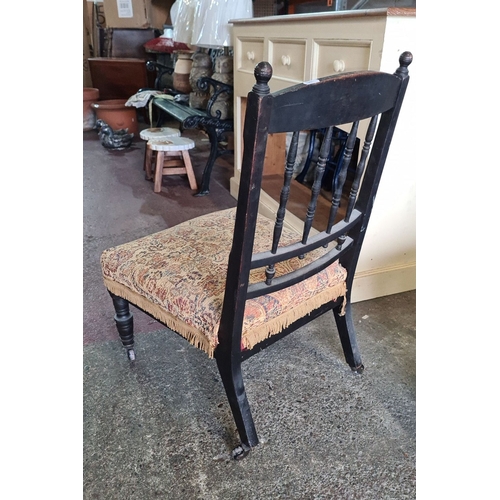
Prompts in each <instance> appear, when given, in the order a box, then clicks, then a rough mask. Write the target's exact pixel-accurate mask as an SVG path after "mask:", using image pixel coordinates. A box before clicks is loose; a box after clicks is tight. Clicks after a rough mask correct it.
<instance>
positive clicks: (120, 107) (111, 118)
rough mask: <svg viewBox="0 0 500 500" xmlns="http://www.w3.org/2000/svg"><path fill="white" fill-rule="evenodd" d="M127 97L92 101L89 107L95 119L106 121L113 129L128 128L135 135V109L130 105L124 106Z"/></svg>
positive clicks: (137, 130) (136, 129)
mask: <svg viewBox="0 0 500 500" xmlns="http://www.w3.org/2000/svg"><path fill="white" fill-rule="evenodd" d="M126 102H127V99H109V100H105V101H99V102H94V103H92V104H91V107H92V108H93V109H94V111H95V114H96V117H97V120H102V121H103V122H105V123H107V124H108V125H109V126H110V127H111V128H112V129H113V130H118V129H121V128H128V131H129V133H133V134H134V135H135V136H137V135H138V134H139V126H138V123H137V110H136V108H134V107H132V106H125V103H126Z"/></svg>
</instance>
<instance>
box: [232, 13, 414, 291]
mask: <svg viewBox="0 0 500 500" xmlns="http://www.w3.org/2000/svg"><path fill="white" fill-rule="evenodd" d="M415 14H416V12H415V9H397V8H388V9H371V10H357V11H340V12H324V13H316V14H297V15H289V16H270V17H261V18H252V19H243V20H239V21H238V20H236V21H233V40H234V110H235V134H234V135H235V172H234V177H233V178H232V179H231V194H232V195H233V196H234V197H237V195H238V186H239V177H240V169H241V158H242V154H243V151H242V146H243V145H242V127H243V117H244V112H245V102H246V95H247V94H248V92H249V91H250V89H251V88H252V86H253V85H254V83H255V80H254V76H253V70H254V67H255V65H256V64H257V63H258V62H260V61H269V62H270V63H271V65H272V66H273V78H272V79H271V82H270V87H271V91H273V92H274V91H276V90H280V89H283V88H286V87H289V86H291V85H294V84H296V83H301V82H303V81H309V80H313V79H315V78H319V77H322V76H326V75H331V74H336V73H342V72H347V71H355V70H365V69H371V70H380V71H387V72H389V73H393V72H394V71H395V70H396V68H397V66H398V58H399V55H400V54H401V53H402V52H404V51H406V50H409V51H411V52H412V53H413V55H414V62H413V64H412V65H411V66H410V78H411V80H410V84H409V88H408V91H407V96H406V98H405V102H404V104H403V109H402V111H401V114H400V119H399V123H398V126H397V128H396V132H395V134H394V139H393V144H392V147H391V151H390V152H389V156H388V160H387V163H386V167H385V170H384V174H383V177H382V181H381V184H380V188H379V193H378V195H377V201H376V203H375V207H374V210H373V213H372V217H371V220H370V225H369V227H368V231H367V235H366V238H365V243H364V247H363V251H362V253H361V255H360V260H359V263H358V268H357V274H356V278H355V280H354V285H353V291H352V297H353V301H359V300H366V299H370V298H374V297H379V296H382V295H388V294H392V293H398V292H402V291H406V290H411V289H414V288H415V287H416V277H415V274H416V273H415V270H416V242H415V175H416V168H417V166H416V155H415V151H416V146H415V141H414V130H413V126H414V125H413V121H414V119H415V114H416V109H415V104H414V97H413V96H414V95H415V94H416V90H415V86H416V75H417V74H418V71H417V68H418V65H419V61H418V53H416V34H415V31H416V27H415V21H416V18H415ZM270 144H272V145H273V146H276V149H271V148H270V147H268V152H269V154H268V156H267V158H266V163H265V168H264V173H265V175H272V174H274V173H275V171H276V170H281V169H282V168H283V162H284V154H285V147H284V137H274V138H271V139H270ZM264 186H265V184H264ZM395 186H396V189H394V187H395ZM391 192H397V193H399V195H398V197H396V199H395V197H394V195H392V196H391V194H390V193H391ZM276 209H277V202H276V200H275V199H274V198H273V197H272V196H270V195H269V193H267V192H265V190H263V191H262V193H261V212H262V213H263V214H265V215H268V216H270V217H274V214H275V213H276ZM286 223H287V225H288V226H289V227H294V228H296V229H300V225H299V222H298V219H296V218H295V217H294V216H293V214H291V213H287V216H286ZM384 242H387V243H388V244H387V245H384ZM389 243H390V244H389Z"/></svg>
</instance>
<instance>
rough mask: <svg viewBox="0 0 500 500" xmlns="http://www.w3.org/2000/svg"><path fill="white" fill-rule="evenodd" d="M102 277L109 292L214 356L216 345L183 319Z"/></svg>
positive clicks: (211, 356)
mask: <svg viewBox="0 0 500 500" xmlns="http://www.w3.org/2000/svg"><path fill="white" fill-rule="evenodd" d="M103 279H104V284H105V285H106V288H107V289H108V290H109V291H110V292H111V293H114V294H115V295H118V296H119V297H122V298H123V299H125V300H128V301H129V302H131V303H132V304H134V305H136V306H137V307H139V308H141V309H143V310H144V311H146V312H148V313H149V314H151V316H153V317H155V318H156V319H157V320H158V321H161V322H162V323H164V324H165V325H167V326H168V328H170V329H171V330H173V331H174V332H176V333H178V334H179V335H181V336H182V337H184V338H185V339H186V340H187V341H188V342H189V343H190V344H192V345H194V346H195V347H197V348H198V349H201V350H202V351H204V352H206V353H207V355H208V356H209V357H210V358H213V357H214V351H215V348H216V347H217V346H213V345H212V344H211V343H210V341H209V340H208V338H207V337H206V336H205V335H203V333H201V332H200V331H199V330H197V329H196V328H195V327H193V326H190V325H188V324H186V323H184V321H181V320H179V319H178V318H176V317H175V316H173V315H172V314H170V313H169V312H167V311H165V309H163V308H162V307H160V306H158V305H156V304H153V303H152V302H150V301H149V300H147V299H146V298H144V297H143V296H142V295H139V294H138V293H137V292H134V291H133V290H130V288H128V287H126V286H124V285H122V284H120V283H117V282H116V281H113V280H110V279H108V278H106V277H105V276H103Z"/></svg>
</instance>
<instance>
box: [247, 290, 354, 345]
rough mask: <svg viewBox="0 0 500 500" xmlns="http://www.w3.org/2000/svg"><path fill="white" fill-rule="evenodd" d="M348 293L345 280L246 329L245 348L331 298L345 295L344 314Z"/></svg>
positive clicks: (271, 334)
mask: <svg viewBox="0 0 500 500" xmlns="http://www.w3.org/2000/svg"><path fill="white" fill-rule="evenodd" d="M346 293H347V287H346V284H345V281H343V282H341V283H339V284H338V285H335V286H334V287H333V288H327V289H326V290H323V291H322V292H321V293H320V294H318V295H316V296H315V297H314V299H309V300H307V301H306V302H305V303H304V304H303V305H301V306H297V307H295V308H293V309H292V310H291V311H288V312H286V313H285V314H282V315H281V316H278V317H277V318H274V319H273V320H271V321H267V322H266V323H264V324H262V325H259V326H257V327H255V328H253V329H249V330H247V331H245V332H244V333H243V335H242V337H241V343H242V346H243V348H245V349H252V348H253V347H254V346H255V345H257V344H258V343H259V342H262V341H263V340H265V339H267V338H269V337H271V336H273V335H275V334H277V333H279V332H281V331H282V330H283V329H285V328H286V327H288V326H289V325H291V324H292V323H293V322H294V321H296V320H298V319H300V318H302V317H303V316H305V315H307V314H309V313H310V312H311V311H314V309H317V308H318V307H320V306H322V305H323V304H325V303H326V302H329V301H331V300H337V299H338V298H339V297H343V299H344V301H343V304H342V310H341V312H340V315H341V316H343V315H344V314H345V306H346Z"/></svg>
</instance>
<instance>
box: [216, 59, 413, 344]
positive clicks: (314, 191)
mask: <svg viewBox="0 0 500 500" xmlns="http://www.w3.org/2000/svg"><path fill="white" fill-rule="evenodd" d="M412 58H413V57H412V54H411V53H409V52H405V53H403V54H402V55H401V56H400V58H399V63H400V66H399V68H398V69H397V70H396V72H395V73H394V74H389V73H382V72H375V71H359V72H350V73H344V74H340V75H336V76H328V77H324V78H320V79H318V80H314V81H311V82H306V83H303V84H299V85H295V86H293V87H290V88H287V89H285V90H281V91H278V92H275V93H270V89H269V86H268V82H269V80H270V79H271V77H272V67H271V65H270V64H269V63H267V62H261V63H259V64H258V65H257V66H256V68H255V72H254V74H255V78H256V84H255V85H254V87H253V89H252V91H251V92H250V93H249V94H248V98H247V108H246V116H245V123H244V132H243V141H244V149H243V161H242V167H241V177H240V186H239V193H238V205H237V213H236V222H235V230H234V238H233V245H232V249H231V253H230V257H229V264H228V274H227V279H226V293H225V297H224V306H223V312H222V318H221V329H220V331H219V332H220V333H219V342H220V343H224V342H230V343H231V344H232V345H233V346H234V349H235V350H236V349H238V348H239V338H238V335H240V331H241V329H240V327H241V322H242V321H243V315H244V307H245V301H246V300H247V299H249V298H253V297H257V296H259V295H262V294H268V293H272V292H274V291H277V290H280V289H282V288H285V287H289V286H291V285H294V284H296V283H298V282H299V281H301V280H303V279H306V278H308V277H310V276H312V275H313V274H315V273H318V272H320V271H321V270H323V269H325V268H326V267H327V266H329V265H330V264H332V263H333V262H334V261H335V260H339V261H340V263H341V264H342V266H343V267H345V268H346V269H347V271H348V278H347V287H348V289H350V288H351V284H352V279H353V277H354V271H355V268H356V264H357V260H358V256H359V253H360V250H361V245H362V243H363V238H364V235H365V232H366V227H367V225H368V220H369V218H370V213H371V210H372V207H373V203H374V200H375V195H376V192H377V188H378V184H379V181H380V177H381V175H382V170H383V167H384V163H385V160H386V157H387V153H388V150H389V146H390V143H391V139H392V136H393V132H394V128H395V125H396V122H397V119H398V115H399V111H400V108H401V104H402V102H403V98H404V94H405V91H406V87H407V85H408V81H409V76H408V66H409V64H410V63H411V61H412ZM362 120H363V122H362ZM337 126H341V128H342V129H344V130H346V131H347V132H348V133H349V135H348V138H347V142H346V145H345V150H344V155H343V160H342V161H341V162H340V164H339V165H338V168H337V171H336V174H335V181H334V185H333V190H332V200H331V205H330V211H329V216H328V218H327V219H328V222H326V223H325V227H324V228H321V229H319V228H316V229H317V230H312V227H313V226H312V224H313V220H314V215H315V212H316V209H317V205H318V197H319V196H320V189H321V181H322V176H323V174H324V171H325V164H326V161H327V158H328V156H329V153H330V149H331V142H332V134H333V130H334V127H337ZM317 129H326V133H325V136H324V139H323V142H322V145H321V150H320V153H319V158H318V161H317V165H316V172H315V177H314V183H313V185H312V187H311V197H310V201H309V203H308V205H307V207H306V208H305V210H304V213H305V214H306V215H305V217H304V221H303V222H304V228H303V233H302V235H299V236H298V238H297V242H295V243H293V244H291V245H290V244H287V245H286V246H284V245H283V246H282V245H281V244H280V235H281V233H282V228H283V223H284V216H285V213H286V206H287V201H288V197H289V193H290V187H291V183H292V182H294V181H293V167H294V164H295V161H296V154H297V143H298V139H299V133H300V132H301V131H308V130H317ZM365 130H366V133H365V134H364V137H359V140H360V145H361V149H360V151H361V152H360V155H359V159H357V160H358V161H357V167H356V168H355V171H354V175H353V176H351V178H350V182H349V184H350V185H349V186H348V187H349V189H348V190H347V193H344V198H342V200H343V202H342V213H341V212H340V211H339V205H340V201H341V197H342V193H343V191H344V189H345V187H346V178H347V169H348V166H349V165H350V164H351V160H353V156H352V152H353V149H354V146H355V143H356V139H357V137H358V135H362V134H361V132H362V131H365ZM283 132H292V133H293V135H292V139H291V142H290V146H289V148H288V153H287V158H286V162H284V163H285V164H284V175H283V181H284V182H283V188H282V190H281V195H280V199H279V209H278V211H277V216H276V222H275V227H274V232H273V234H270V237H269V247H268V248H269V249H268V251H265V252H260V253H253V245H254V236H255V228H256V221H257V213H258V210H259V197H260V191H261V185H262V176H263V166H264V160H265V155H266V145H267V138H268V134H272V133H283ZM355 160H356V159H355ZM355 163H356V162H355ZM320 247H323V248H328V249H329V250H328V251H326V252H322V256H321V257H320V258H318V259H316V260H312V261H309V262H308V264H307V265H304V267H301V268H300V269H298V270H296V271H294V272H291V273H289V274H288V275H285V276H280V277H277V278H274V269H275V265H276V264H277V263H278V262H280V261H284V260H288V259H292V258H299V259H300V258H303V257H304V256H305V255H306V254H308V253H310V252H312V251H313V250H315V249H318V248H320ZM261 267H265V268H266V271H265V279H264V280H263V281H262V282H261V283H252V284H249V276H250V271H251V270H252V269H256V268H261ZM228 327H229V328H228ZM228 330H231V332H229V331H228ZM221 335H222V337H226V338H221ZM230 337H231V338H230Z"/></svg>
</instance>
